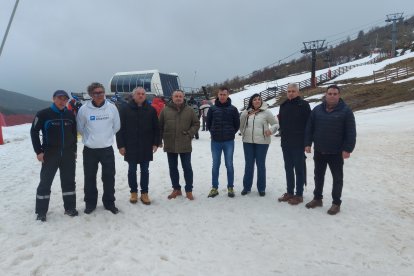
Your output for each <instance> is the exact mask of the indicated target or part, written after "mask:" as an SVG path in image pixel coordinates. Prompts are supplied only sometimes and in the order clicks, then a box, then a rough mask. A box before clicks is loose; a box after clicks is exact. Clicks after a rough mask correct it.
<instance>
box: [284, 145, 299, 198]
mask: <svg viewBox="0 0 414 276" xmlns="http://www.w3.org/2000/svg"><path fill="white" fill-rule="evenodd" d="M282 152H283V161H284V162H285V172H286V184H287V193H288V194H291V195H293V194H294V192H295V175H296V195H298V196H303V184H305V155H304V153H303V148H288V147H282Z"/></svg>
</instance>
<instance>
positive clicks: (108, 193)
mask: <svg viewBox="0 0 414 276" xmlns="http://www.w3.org/2000/svg"><path fill="white" fill-rule="evenodd" d="M99 163H101V165H102V177H101V178H102V182H103V195H102V202H103V205H104V206H105V207H106V208H108V207H111V206H113V205H114V204H115V156H114V150H113V148H112V147H107V148H100V149H91V148H88V147H86V146H85V147H83V171H84V177H85V183H84V185H85V186H84V191H85V199H84V200H85V203H86V206H87V207H96V204H97V201H98V189H97V188H96V174H97V172H98V164H99Z"/></svg>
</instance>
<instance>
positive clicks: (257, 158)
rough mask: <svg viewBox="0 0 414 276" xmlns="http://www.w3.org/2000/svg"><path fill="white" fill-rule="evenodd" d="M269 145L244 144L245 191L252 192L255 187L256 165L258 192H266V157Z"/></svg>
mask: <svg viewBox="0 0 414 276" xmlns="http://www.w3.org/2000/svg"><path fill="white" fill-rule="evenodd" d="M268 149H269V145H268V144H254V143H243V150H244V161H245V167H244V176H243V190H245V191H250V190H251V189H252V185H253V175H254V164H255V163H256V166H257V190H258V191H259V192H264V191H265V190H266V155H267V150H268Z"/></svg>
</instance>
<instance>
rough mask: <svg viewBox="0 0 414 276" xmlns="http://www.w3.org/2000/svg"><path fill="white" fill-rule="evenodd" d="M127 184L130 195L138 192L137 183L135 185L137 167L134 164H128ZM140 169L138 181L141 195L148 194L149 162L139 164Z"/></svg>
mask: <svg viewBox="0 0 414 276" xmlns="http://www.w3.org/2000/svg"><path fill="white" fill-rule="evenodd" d="M128 165H129V166H128V184H129V188H130V189H131V193H137V192H138V183H137V166H138V164H137V163H135V162H128ZM139 166H140V169H141V179H140V183H139V184H140V186H141V193H148V182H149V171H148V167H149V161H147V162H141V163H140V164H139Z"/></svg>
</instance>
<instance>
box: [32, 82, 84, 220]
mask: <svg viewBox="0 0 414 276" xmlns="http://www.w3.org/2000/svg"><path fill="white" fill-rule="evenodd" d="M68 100H69V95H68V93H66V92H65V91H63V90H57V91H56V92H55V93H54V94H53V104H52V105H51V106H50V107H49V108H46V109H43V110H41V111H39V112H38V113H37V114H36V117H35V118H34V120H33V124H32V128H31V129H30V136H31V138H32V144H33V149H34V151H35V152H36V157H37V160H39V162H42V169H41V171H40V183H39V186H38V187H37V193H36V214H37V220H40V221H46V213H47V211H48V209H49V201H50V192H51V191H50V188H51V187H52V182H53V179H54V178H55V175H56V171H57V170H58V169H59V171H60V184H61V187H62V196H63V205H64V208H65V215H68V216H72V217H73V216H77V215H78V211H77V210H76V184H75V170H76V165H75V160H76V150H77V146H76V143H77V131H76V121H75V116H74V115H73V113H72V112H70V111H68V110H67V108H66V104H67V102H68ZM40 131H41V132H42V136H43V139H42V142H41V141H40V137H39V133H40Z"/></svg>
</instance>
